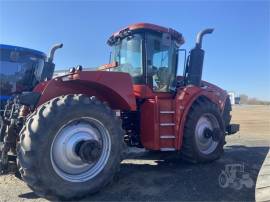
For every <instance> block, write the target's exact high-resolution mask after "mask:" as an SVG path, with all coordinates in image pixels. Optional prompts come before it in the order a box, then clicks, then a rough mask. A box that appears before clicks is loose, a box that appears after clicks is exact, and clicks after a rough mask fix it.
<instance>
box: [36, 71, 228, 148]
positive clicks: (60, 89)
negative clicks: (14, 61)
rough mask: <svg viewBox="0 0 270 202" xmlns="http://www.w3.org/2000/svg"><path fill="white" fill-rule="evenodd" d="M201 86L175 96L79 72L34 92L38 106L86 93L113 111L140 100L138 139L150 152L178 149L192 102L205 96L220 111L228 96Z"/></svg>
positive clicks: (116, 75) (126, 79) (110, 75)
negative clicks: (62, 97)
mask: <svg viewBox="0 0 270 202" xmlns="http://www.w3.org/2000/svg"><path fill="white" fill-rule="evenodd" d="M178 79H181V77H179V78H178ZM203 84H204V87H201V88H199V87H196V86H186V87H182V88H179V89H178V91H177V93H176V94H174V93H155V92H153V91H152V89H151V88H149V87H148V86H146V85H133V86H132V79H131V77H130V76H129V74H127V73H120V72H107V71H89V72H80V71H78V72H75V73H73V74H69V75H66V76H62V77H57V78H55V79H52V80H50V81H46V82H43V83H40V84H39V85H37V86H36V88H35V89H34V91H35V92H40V93H42V96H41V98H40V100H39V103H38V106H39V105H41V104H43V103H45V102H47V101H49V100H51V99H53V98H55V97H58V96H61V95H67V94H85V95H89V96H96V97H98V98H99V99H100V100H101V101H106V102H107V103H108V104H109V105H110V107H111V108H112V109H120V110H131V111H136V110H137V106H136V99H140V100H143V103H142V104H141V105H140V116H141V117H140V138H141V142H142V144H143V146H144V147H145V148H146V149H150V150H160V149H164V148H165V149H166V148H174V149H175V150H180V149H181V146H182V139H183V131H184V125H185V121H186V116H187V114H188V112H189V109H190V107H191V105H192V104H193V102H194V101H195V100H196V99H198V97H200V96H205V97H207V98H208V99H209V100H211V101H212V102H213V103H215V104H216V105H217V106H218V107H219V108H220V110H221V111H222V110H223V107H224V103H225V100H226V98H227V97H228V95H227V93H226V92H225V91H223V90H222V89H220V88H218V87H216V86H214V85H212V84H210V83H207V82H203ZM163 112H173V113H163ZM162 124H163V125H162ZM164 124H165V126H164ZM166 124H167V125H166ZM168 124H169V125H168ZM170 124H174V125H170Z"/></svg>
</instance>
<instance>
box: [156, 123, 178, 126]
mask: <svg viewBox="0 0 270 202" xmlns="http://www.w3.org/2000/svg"><path fill="white" fill-rule="evenodd" d="M174 125H175V123H161V124H160V126H174Z"/></svg>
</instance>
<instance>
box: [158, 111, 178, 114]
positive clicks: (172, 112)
mask: <svg viewBox="0 0 270 202" xmlns="http://www.w3.org/2000/svg"><path fill="white" fill-rule="evenodd" d="M160 113H161V114H174V113H175V111H160Z"/></svg>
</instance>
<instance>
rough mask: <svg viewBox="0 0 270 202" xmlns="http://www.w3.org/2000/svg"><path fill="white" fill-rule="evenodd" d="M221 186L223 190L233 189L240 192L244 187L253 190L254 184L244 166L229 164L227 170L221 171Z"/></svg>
mask: <svg viewBox="0 0 270 202" xmlns="http://www.w3.org/2000/svg"><path fill="white" fill-rule="evenodd" d="M219 186H220V187H222V188H228V187H230V188H233V189H236V190H240V189H242V188H243V186H246V188H252V187H253V186H254V182H253V180H252V179H251V177H250V176H249V173H247V172H245V170H244V165H242V164H227V165H225V169H224V170H222V171H221V173H220V175H219Z"/></svg>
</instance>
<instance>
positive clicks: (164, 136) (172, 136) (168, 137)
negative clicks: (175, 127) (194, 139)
mask: <svg viewBox="0 0 270 202" xmlns="http://www.w3.org/2000/svg"><path fill="white" fill-rule="evenodd" d="M160 139H175V136H174V135H161V136H160Z"/></svg>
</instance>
